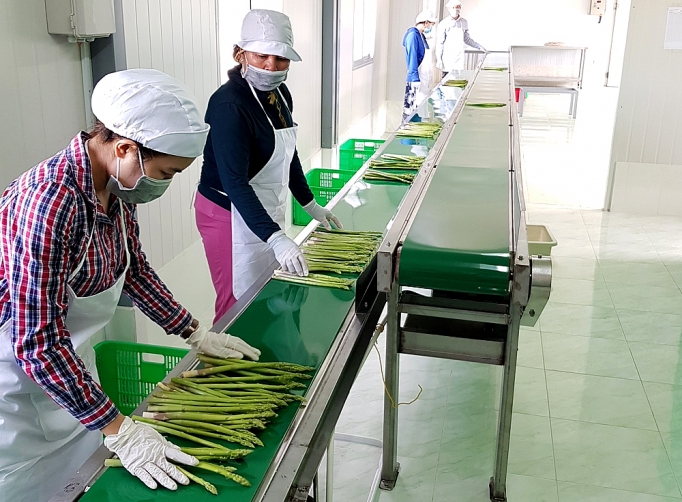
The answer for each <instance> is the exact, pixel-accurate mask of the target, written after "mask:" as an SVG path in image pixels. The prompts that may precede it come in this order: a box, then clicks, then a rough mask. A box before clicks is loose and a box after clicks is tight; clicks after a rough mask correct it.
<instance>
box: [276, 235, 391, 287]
mask: <svg viewBox="0 0 682 502" xmlns="http://www.w3.org/2000/svg"><path fill="white" fill-rule="evenodd" d="M381 237H382V234H381V232H356V231H351V230H322V229H320V230H317V231H315V232H313V233H312V234H310V237H309V238H308V239H307V240H306V241H305V242H304V243H303V246H301V250H302V251H303V256H305V259H306V262H307V263H308V269H309V270H310V271H311V272H326V273H333V274H359V273H361V272H362V271H363V270H364V269H365V267H366V266H367V264H368V263H369V262H370V260H371V259H372V257H373V256H374V253H375V252H376V250H377V247H378V246H379V243H380V242H381ZM275 278H276V279H281V280H286V281H290V282H295V283H298V284H307V285H310V286H325V287H329V288H339V289H350V286H351V284H353V280H352V279H342V278H339V277H332V276H329V275H325V274H315V273H312V274H309V275H308V276H306V277H299V276H298V275H295V274H289V273H286V272H282V271H281V270H278V271H276V272H275Z"/></svg>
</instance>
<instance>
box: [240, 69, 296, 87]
mask: <svg viewBox="0 0 682 502" xmlns="http://www.w3.org/2000/svg"><path fill="white" fill-rule="evenodd" d="M287 73H289V69H288V68H287V69H286V70H282V71H270V70H261V69H260V68H256V67H255V66H252V65H250V64H249V63H248V62H247V63H246V71H244V68H243V67H242V77H244V79H245V80H246V81H247V82H248V83H249V84H251V85H252V86H254V87H255V88H256V89H258V90H259V91H274V90H275V89H277V88H278V87H279V86H280V85H281V84H282V82H284V81H285V80H286V79H287Z"/></svg>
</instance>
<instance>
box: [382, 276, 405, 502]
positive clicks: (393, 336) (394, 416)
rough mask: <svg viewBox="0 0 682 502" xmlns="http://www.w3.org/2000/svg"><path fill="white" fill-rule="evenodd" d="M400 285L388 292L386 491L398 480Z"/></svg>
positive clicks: (385, 399) (385, 398)
mask: <svg viewBox="0 0 682 502" xmlns="http://www.w3.org/2000/svg"><path fill="white" fill-rule="evenodd" d="M399 297H400V286H399V285H398V284H396V283H393V286H392V287H391V291H390V292H389V293H388V318H387V319H388V322H387V325H386V327H387V329H386V374H385V378H386V382H385V383H386V393H385V395H384V453H383V460H382V468H381V484H380V485H379V486H380V488H381V489H382V490H392V489H393V487H394V486H395V483H396V481H397V480H398V473H399V471H400V464H399V463H398V394H399V387H398V377H399V374H400V366H399V362H400V356H399V354H398V348H399V338H398V337H399V335H400V333H399V330H400V313H399V312H398V299H399Z"/></svg>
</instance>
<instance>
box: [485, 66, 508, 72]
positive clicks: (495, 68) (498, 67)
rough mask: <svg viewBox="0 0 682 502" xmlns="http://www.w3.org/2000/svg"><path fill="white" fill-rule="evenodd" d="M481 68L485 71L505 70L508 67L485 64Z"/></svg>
mask: <svg viewBox="0 0 682 502" xmlns="http://www.w3.org/2000/svg"><path fill="white" fill-rule="evenodd" d="M483 69H484V70H486V71H507V70H508V69H509V68H505V67H504V66H486V67H485V68H483Z"/></svg>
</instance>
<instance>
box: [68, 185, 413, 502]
mask: <svg viewBox="0 0 682 502" xmlns="http://www.w3.org/2000/svg"><path fill="white" fill-rule="evenodd" d="M408 189H409V187H408V186H406V185H399V186H393V185H385V186H383V185H368V184H366V183H364V182H358V183H357V184H356V185H355V186H354V187H353V188H352V189H351V192H350V193H349V194H348V196H347V197H346V198H345V200H343V201H341V202H340V203H339V204H337V206H336V207H335V208H334V213H335V214H336V215H337V216H338V217H339V218H341V221H343V223H344V226H345V228H348V229H351V230H375V231H383V230H384V229H385V228H386V225H387V224H388V222H389V221H390V220H391V218H392V217H393V215H394V214H395V212H396V210H397V208H398V206H399V205H400V202H401V201H402V199H403V197H404V196H405V194H406V193H407V191H408ZM292 296H298V297H299V299H300V301H301V305H300V308H298V309H296V310H295V311H294V312H289V313H287V312H284V313H281V314H279V315H275V314H273V313H272V311H271V308H276V304H277V303H278V302H277V300H278V299H287V298H291V297H292ZM354 299H355V292H354V291H343V290H336V289H327V288H317V287H306V286H297V285H293V284H287V283H284V282H280V281H270V282H269V283H268V284H267V286H266V287H265V289H264V290H263V291H262V292H261V293H260V294H259V295H258V297H257V298H256V300H254V302H253V303H252V304H251V305H250V306H249V307H248V308H247V310H246V311H245V312H244V314H242V315H241V316H240V317H239V319H238V320H237V321H236V322H235V324H234V325H233V326H232V327H231V328H230V330H229V332H230V333H231V334H234V335H236V336H239V337H241V338H243V339H244V340H246V341H247V342H248V343H250V344H251V345H253V346H255V347H258V348H259V349H260V350H261V351H262V355H261V360H263V361H290V362H295V363H298V364H303V365H309V366H314V367H315V368H317V369H319V367H320V364H321V363H322V361H323V360H324V358H325V357H326V355H327V352H328V350H329V347H330V346H331V344H332V342H333V341H334V338H335V336H336V334H337V332H338V330H339V327H340V326H341V324H342V322H343V320H344V319H345V317H346V315H347V314H348V311H349V310H350V308H351V306H352V304H353V300H354ZM296 410H297V406H295V405H293V404H292V405H290V406H289V407H288V408H286V409H284V410H281V411H280V414H279V416H278V417H277V418H276V419H275V420H274V421H273V422H272V423H271V425H270V426H269V427H268V428H267V429H266V430H265V431H263V432H262V433H260V434H259V436H260V438H261V439H262V440H263V443H265V446H264V447H262V448H256V450H255V451H254V452H253V453H252V454H251V455H249V456H248V457H246V459H245V460H244V462H243V463H234V464H233V465H236V466H237V467H238V469H239V471H238V472H239V474H241V475H243V476H244V477H246V478H247V479H248V480H249V481H250V482H251V484H252V486H251V488H244V487H242V486H239V485H237V484H235V483H233V482H231V481H228V480H226V479H224V478H221V477H220V476H218V475H216V474H212V473H206V472H202V471H196V470H195V472H196V473H197V474H198V475H199V476H200V477H203V478H204V479H206V480H207V481H209V482H211V483H213V484H214V485H215V486H216V487H217V489H218V497H215V496H214V495H211V494H210V493H208V492H207V491H206V490H204V489H203V488H201V487H200V486H198V485H196V484H194V483H192V484H191V485H190V486H188V487H184V486H183V487H180V488H179V489H178V491H176V492H170V491H168V490H165V489H161V488H159V489H157V490H155V491H152V490H149V489H147V488H146V487H145V486H144V485H143V484H142V482H140V481H138V480H136V479H134V478H133V477H132V476H131V475H130V474H129V473H128V472H127V471H125V470H124V469H120V468H119V469H107V470H106V472H105V473H104V474H103V475H102V476H101V477H100V478H99V479H98V480H97V482H96V483H95V484H94V485H93V486H92V487H91V488H90V490H89V491H88V492H87V493H86V494H85V495H84V496H83V497H82V498H81V501H83V502H148V501H149V502H151V501H154V502H177V501H181V500H191V501H192V502H204V501H206V502H209V501H214V500H228V501H229V502H250V501H251V500H252V498H253V495H254V494H255V492H256V490H257V489H258V485H259V483H260V481H261V480H262V478H263V476H264V475H265V472H266V471H267V469H268V467H269V465H270V463H271V462H272V459H273V458H274V456H275V453H276V451H277V449H278V448H279V446H280V445H281V443H282V440H283V438H284V435H285V433H286V431H287V430H288V428H289V426H290V425H291V422H292V420H293V418H294V415H295V413H296ZM173 441H174V442H177V443H178V444H181V443H180V442H179V441H177V440H176V439H175V438H174V439H173ZM218 442H220V441H218ZM230 447H233V448H241V446H238V445H230Z"/></svg>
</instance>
